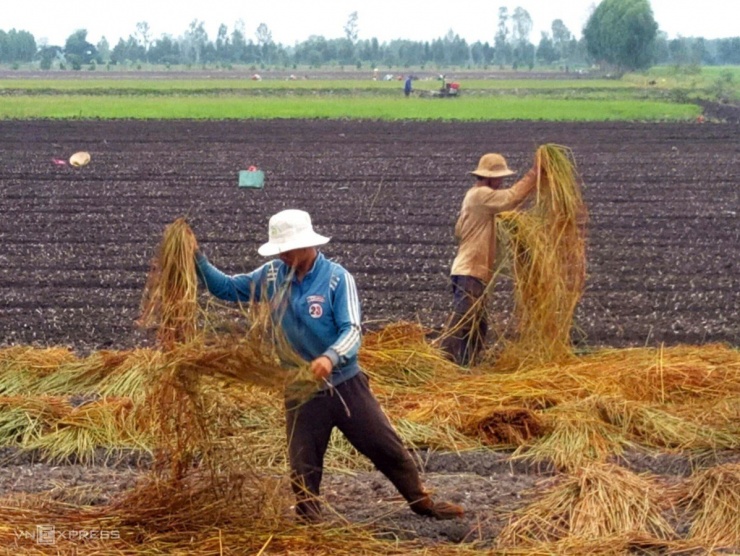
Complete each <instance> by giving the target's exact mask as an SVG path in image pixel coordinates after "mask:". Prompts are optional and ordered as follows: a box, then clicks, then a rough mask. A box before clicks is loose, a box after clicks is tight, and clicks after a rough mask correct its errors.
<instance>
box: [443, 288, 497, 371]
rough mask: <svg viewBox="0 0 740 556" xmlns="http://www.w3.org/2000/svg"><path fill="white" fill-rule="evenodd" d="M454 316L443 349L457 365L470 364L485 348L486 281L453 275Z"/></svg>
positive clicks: (448, 326) (486, 323)
mask: <svg viewBox="0 0 740 556" xmlns="http://www.w3.org/2000/svg"><path fill="white" fill-rule="evenodd" d="M451 279H452V315H451V316H450V321H449V323H448V325H447V332H446V336H445V338H444V339H443V340H442V349H443V350H444V351H445V352H447V354H449V356H450V358H451V359H452V360H453V361H455V363H457V364H458V365H470V364H473V363H475V361H476V358H477V357H478V355H480V352H481V351H482V350H483V347H484V342H485V339H486V334H487V333H488V321H487V320H486V307H485V303H484V302H483V301H484V300H483V299H482V298H483V295H484V294H485V292H486V284H485V283H483V282H482V281H481V280H478V279H477V278H474V277H472V276H457V275H455V276H452V277H451Z"/></svg>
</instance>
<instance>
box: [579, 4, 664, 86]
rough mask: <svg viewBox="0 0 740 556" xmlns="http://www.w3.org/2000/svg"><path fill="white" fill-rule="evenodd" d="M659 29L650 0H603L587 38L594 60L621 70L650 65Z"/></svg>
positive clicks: (586, 31)
mask: <svg viewBox="0 0 740 556" xmlns="http://www.w3.org/2000/svg"><path fill="white" fill-rule="evenodd" d="M657 31H658V24H657V23H656V22H655V19H654V18H653V10H652V8H651V7H650V2H649V0H602V2H601V3H600V4H599V5H598V6H597V7H596V9H595V10H594V12H593V13H592V14H591V17H589V19H588V21H587V22H586V27H585V28H584V30H583V37H584V39H585V40H586V46H587V49H588V54H589V55H590V56H591V57H592V58H593V59H594V60H596V61H597V62H599V63H601V64H606V65H608V66H610V67H612V68H614V69H616V71H618V72H620V73H621V72H623V71H631V70H638V69H644V68H648V67H650V65H651V64H652V60H653V54H654V49H653V45H654V42H655V37H656V33H657Z"/></svg>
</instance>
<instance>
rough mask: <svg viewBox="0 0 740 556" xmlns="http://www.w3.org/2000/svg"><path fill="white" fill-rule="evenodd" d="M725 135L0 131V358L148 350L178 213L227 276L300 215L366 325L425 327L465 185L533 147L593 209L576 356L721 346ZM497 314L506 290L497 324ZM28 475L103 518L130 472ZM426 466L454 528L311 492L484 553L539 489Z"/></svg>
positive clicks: (732, 249)
mask: <svg viewBox="0 0 740 556" xmlns="http://www.w3.org/2000/svg"><path fill="white" fill-rule="evenodd" d="M738 136H740V125H738V124H737V123H726V124H714V123H712V124H710V123H705V124H640V123H631V124H626V123H590V124H567V123H566V124H564V123H532V122H527V123H525V122H521V123H518V122H506V123H432V122H429V123H381V122H342V121H335V122H327V121H255V122H252V121H242V122H192V121H182V122H145V123H144V122H127V121H120V122H68V121H65V122H49V121H38V122H9V121H3V122H0V240H1V241H0V346H8V345H12V344H35V345H53V344H64V345H70V346H72V347H74V348H75V349H76V350H78V351H80V352H88V351H90V350H97V349H102V348H130V347H133V346H141V345H150V344H151V338H149V337H148V336H147V335H146V334H145V333H143V332H141V331H139V330H137V329H136V327H135V326H134V320H135V319H136V317H137V316H138V310H139V302H140V298H141V294H142V289H143V286H144V282H145V279H146V275H147V272H148V269H149V261H150V259H151V257H152V256H153V255H154V250H155V248H156V246H157V244H158V242H159V239H160V238H161V234H162V231H163V229H164V227H165V226H166V225H167V224H169V223H170V222H172V221H173V220H174V219H175V218H177V217H179V216H181V215H187V216H188V218H189V220H190V222H191V224H192V226H193V228H194V230H195V232H196V234H197V236H198V239H199V241H200V243H201V246H202V248H203V249H204V251H205V252H206V253H207V254H208V255H209V257H210V259H211V260H212V262H214V263H215V264H216V265H217V266H219V267H220V268H222V269H223V270H225V271H227V272H233V273H236V272H242V271H247V270H251V269H252V268H255V267H256V266H257V265H259V264H261V262H262V259H261V258H260V257H259V256H258V255H257V252H256V251H257V247H258V246H259V245H260V244H261V243H262V242H264V241H265V240H266V235H267V221H268V218H269V216H270V215H271V214H273V213H275V212H277V211H279V210H281V209H284V208H302V209H306V210H308V211H309V212H310V213H311V215H312V216H313V219H314V223H315V226H316V228H317V230H318V231H319V232H320V233H324V234H326V235H330V236H332V238H333V239H332V241H331V243H330V244H329V245H327V246H326V248H325V249H324V252H325V253H326V254H328V255H329V256H331V257H333V258H335V259H337V260H338V261H340V262H341V263H342V264H344V265H345V266H346V267H347V268H348V269H349V270H351V271H352V272H354V274H355V277H356V279H357V284H358V287H359V289H360V294H361V296H362V301H363V307H364V319H365V321H366V322H367V325H368V327H373V326H377V325H379V324H381V323H383V322H388V321H395V320H400V319H412V320H419V321H421V322H422V323H423V324H426V325H428V326H430V327H439V326H441V325H442V323H443V322H444V319H445V316H446V312H447V310H448V304H449V301H450V294H449V292H448V283H447V280H448V278H447V274H448V271H449V266H450V263H451V261H452V257H453V255H454V251H455V243H454V238H453V226H454V222H455V218H456V215H457V211H458V208H459V205H460V202H461V200H462V197H463V195H464V192H465V190H466V188H467V187H468V186H469V185H470V184H471V179H470V178H469V176H467V175H466V172H467V171H469V170H472V169H473V168H474V167H475V166H476V164H477V161H478V158H479V157H480V155H481V154H483V153H484V152H487V151H499V152H501V153H503V154H505V155H506V156H507V158H508V160H509V164H510V165H511V166H512V167H513V168H515V169H517V170H518V171H519V172H523V171H524V170H526V169H527V167H528V166H529V165H530V164H531V162H532V158H533V154H534V151H535V149H536V147H537V146H538V145H540V144H543V143H548V142H553V143H558V144H561V145H566V146H568V147H571V148H572V149H573V152H574V155H575V158H576V162H577V164H578V167H579V170H580V173H581V176H582V178H583V182H584V187H583V191H584V196H585V199H586V202H587V204H588V207H589V210H590V223H589V232H588V235H589V242H588V281H587V290H586V293H585V296H584V298H583V300H582V303H581V305H580V307H579V309H578V312H577V318H576V325H577V327H578V332H577V333H576V334H575V338H576V340H577V341H578V343H579V344H580V345H585V346H599V345H609V346H642V345H650V346H654V345H660V344H661V343H665V344H679V343H692V344H694V343H696V344H702V343H712V342H728V343H731V344H734V345H737V344H738V342H739V340H740V294H738V292H740V266H739V265H740V263H739V262H738V261H740V226H738V211H740V189H738V184H739V183H740V179H739V177H740V165H739V164H738V155H739V154H740V143H738V140H737V138H738ZM79 150H85V151H88V152H90V153H91V155H92V161H91V163H90V164H89V165H88V166H87V167H84V168H80V169H75V168H72V167H70V166H68V165H67V166H61V165H56V164H54V163H53V161H52V159H67V158H68V157H69V156H70V155H71V154H72V153H74V152H75V151H79ZM252 164H253V165H256V166H258V167H259V168H261V169H263V170H264V171H265V172H266V186H265V188H264V189H263V190H253V189H245V188H239V187H238V186H237V173H238V171H239V170H241V169H246V168H247V167H248V166H249V165H252ZM505 304H506V288H505V287H503V285H502V288H500V290H499V292H498V294H497V296H496V299H495V300H494V307H499V306H503V305H505ZM0 455H2V454H0ZM736 456H737V455H736V454H735V455H730V456H729V457H730V460H732V458H735V459H736ZM0 459H2V458H0ZM623 463H624V465H626V466H628V467H630V468H631V469H633V470H635V471H645V470H650V471H652V472H654V473H656V474H659V475H662V476H663V477H664V478H665V480H666V483H667V484H668V483H670V482H671V481H672V480H674V479H675V478H676V477H678V476H681V475H686V474H688V473H690V470H691V466H690V462H689V460H688V459H687V458H684V457H682V456H681V455H676V456H669V455H667V454H666V455H665V456H664V457H663V456H661V457H656V458H652V457H647V456H644V455H639V454H632V455H630V456H629V457H628V458H627V459H626V460H625V461H624V462H623ZM28 464H29V461H28V460H27V459H22V460H14V461H11V462H10V463H8V462H6V463H4V464H2V465H0V493H10V492H14V491H19V490H25V491H49V492H52V491H53V489H55V488H60V485H81V484H94V485H96V488H97V490H95V492H96V493H97V494H96V496H99V499H95V500H88V502H94V503H105V502H106V501H107V499H108V497H109V496H110V495H112V494H115V493H116V492H118V491H120V490H122V489H125V488H128V487H130V486H131V484H132V481H133V477H134V476H135V475H136V474H137V473H138V471H136V469H135V467H136V466H134V467H131V466H129V465H128V464H127V463H126V462H123V463H122V464H120V465H119V466H110V465H108V466H97V465H96V466H88V467H85V466H77V465H70V466H49V465H46V464H38V463H37V464H35V465H34V466H30V467H29V465H28ZM423 466H424V470H425V477H426V480H427V482H428V484H429V485H430V486H431V488H433V489H435V490H436V491H437V492H438V493H439V494H441V495H442V496H445V497H449V498H452V499H454V500H455V501H458V502H461V503H464V504H465V506H466V508H467V509H468V512H469V515H468V517H466V518H465V519H464V520H462V521H458V522H452V523H435V522H429V521H427V520H424V519H422V518H417V517H415V516H413V515H412V514H411V513H410V512H408V511H407V510H405V509H403V508H402V504H400V503H399V502H398V501H394V500H393V496H394V495H395V492H394V491H393V489H392V487H391V486H390V484H389V483H388V481H386V480H385V479H384V478H382V476H380V475H379V474H377V473H358V476H355V477H347V476H346V475H333V474H329V476H327V478H326V481H325V485H324V492H325V495H326V497H327V499H328V500H329V501H330V502H331V503H332V504H333V505H334V506H335V507H336V508H337V510H338V511H339V512H340V513H341V514H343V515H345V516H346V517H347V518H348V519H349V520H350V521H353V522H359V521H363V520H370V521H372V522H375V523H376V524H377V525H378V527H379V529H380V530H381V531H391V530H394V531H395V533H394V534H396V535H399V536H409V537H416V536H419V537H422V538H426V539H428V540H430V541H433V542H460V541H473V540H482V541H483V543H484V546H485V544H486V543H487V542H489V541H491V540H492V539H493V538H495V535H496V533H497V532H498V530H500V528H501V526H502V525H503V523H504V522H505V519H506V516H507V513H506V512H507V511H510V510H511V509H514V508H517V507H522V506H523V505H524V504H525V503H526V502H527V501H529V500H531V499H532V498H531V494H527V493H526V492H524V491H525V489H527V488H529V487H532V486H534V485H535V484H536V481H537V480H538V479H541V478H542V476H543V474H542V473H541V471H542V470H539V471H538V470H533V469H529V468H526V467H525V466H522V465H518V466H517V465H515V464H512V463H511V462H510V461H509V460H508V458H507V457H506V456H505V455H501V454H497V453H494V452H485V453H474V454H462V455H455V454H431V455H428V456H427V459H424V461H423ZM29 469H30V471H29ZM368 500H370V501H373V502H372V504H368V503H367V501H368ZM377 500H384V502H382V503H380V504H379V505H374V504H375V501H377ZM394 508H400V511H399V513H396V514H393V515H390V516H388V515H386V512H388V511H389V510H392V509H394ZM680 528H681V525H680V524H678V525H677V529H678V530H680Z"/></svg>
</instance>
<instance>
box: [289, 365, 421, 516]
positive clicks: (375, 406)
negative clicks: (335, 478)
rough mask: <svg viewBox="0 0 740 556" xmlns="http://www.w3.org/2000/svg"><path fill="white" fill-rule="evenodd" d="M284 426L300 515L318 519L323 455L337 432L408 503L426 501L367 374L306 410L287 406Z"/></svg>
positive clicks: (303, 406) (301, 406)
mask: <svg viewBox="0 0 740 556" xmlns="http://www.w3.org/2000/svg"><path fill="white" fill-rule="evenodd" d="M340 396H341V398H340ZM342 400H343V401H344V402H343V401H342ZM286 425H287V427H286V428H287V433H288V456H289V459H290V468H291V482H292V485H293V491H294V492H295V494H296V498H297V501H298V503H297V505H296V511H297V512H298V514H299V515H301V516H303V517H307V518H316V517H318V516H319V515H320V512H321V506H320V504H319V502H318V500H317V497H318V496H319V494H320V486H321V477H322V473H323V467H324V454H325V453H326V448H327V446H328V444H329V437H330V435H331V432H332V429H333V428H334V427H337V428H338V429H339V430H340V431H342V433H343V434H344V436H345V437H347V440H349V442H350V443H351V444H352V446H354V447H355V448H357V450H358V451H359V452H360V453H361V454H363V455H365V456H367V457H368V458H369V459H370V461H372V462H373V464H374V465H375V467H377V469H378V470H379V471H380V472H381V473H383V474H384V475H385V476H386V477H388V479H390V481H391V482H392V483H393V485H394V486H395V487H396V489H398V492H400V493H401V495H402V496H403V497H404V498H405V499H406V500H407V501H408V502H409V503H413V502H415V501H418V500H421V499H422V498H425V497H426V493H425V492H424V489H423V487H422V483H421V479H420V477H419V472H418V470H417V468H416V465H415V464H414V461H413V459H411V454H410V453H409V451H408V450H407V449H406V448H405V447H404V445H403V442H402V441H401V439H400V438H399V436H398V434H397V433H396V431H395V430H394V429H393V427H392V426H391V423H390V421H389V420H388V417H386V415H385V413H383V410H382V409H381V407H380V404H379V403H378V400H377V399H376V398H375V396H374V395H373V394H372V392H371V391H370V387H369V383H368V378H367V376H366V375H365V374H364V373H360V374H358V375H356V376H355V377H353V378H351V379H349V380H347V381H346V382H343V383H342V384H340V385H339V386H337V387H336V388H335V389H334V391H332V390H329V391H326V392H320V393H319V394H317V395H315V396H314V397H313V398H311V399H310V400H309V401H307V402H304V403H302V404H297V403H295V402H286Z"/></svg>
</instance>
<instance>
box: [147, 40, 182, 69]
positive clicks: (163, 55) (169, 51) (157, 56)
mask: <svg viewBox="0 0 740 556" xmlns="http://www.w3.org/2000/svg"><path fill="white" fill-rule="evenodd" d="M147 55H148V57H149V61H150V62H151V63H153V64H165V65H171V64H177V63H178V62H179V61H180V44H179V43H178V42H177V41H176V40H174V39H173V38H172V37H171V36H169V35H162V36H161V37H160V38H158V39H155V41H154V42H153V43H152V45H151V46H150V47H149V52H148V53H147Z"/></svg>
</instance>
